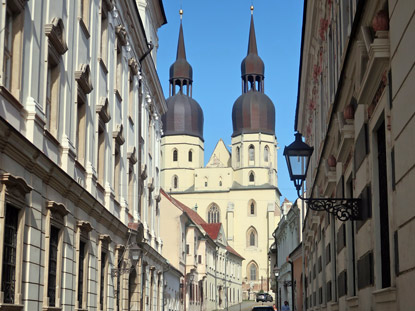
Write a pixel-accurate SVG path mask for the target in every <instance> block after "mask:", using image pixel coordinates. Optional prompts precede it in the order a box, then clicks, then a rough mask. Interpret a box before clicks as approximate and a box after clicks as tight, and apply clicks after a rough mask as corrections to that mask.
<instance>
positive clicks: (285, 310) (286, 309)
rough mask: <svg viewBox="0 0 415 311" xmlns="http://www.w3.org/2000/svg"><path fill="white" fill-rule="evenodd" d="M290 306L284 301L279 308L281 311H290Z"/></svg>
mask: <svg viewBox="0 0 415 311" xmlns="http://www.w3.org/2000/svg"><path fill="white" fill-rule="evenodd" d="M290 310H291V309H290V305H289V304H288V301H287V300H286V301H284V305H283V306H282V307H281V311H290Z"/></svg>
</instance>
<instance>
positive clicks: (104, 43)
mask: <svg viewBox="0 0 415 311" xmlns="http://www.w3.org/2000/svg"><path fill="white" fill-rule="evenodd" d="M102 2H103V3H102V4H101V41H100V45H99V53H100V63H101V65H103V67H104V71H105V72H108V71H107V64H108V11H109V8H108V7H107V5H104V2H105V3H108V1H105V0H102Z"/></svg>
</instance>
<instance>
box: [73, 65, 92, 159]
mask: <svg viewBox="0 0 415 311" xmlns="http://www.w3.org/2000/svg"><path fill="white" fill-rule="evenodd" d="M75 80H76V82H77V92H78V94H77V102H76V107H77V108H76V133H75V135H76V150H77V160H78V162H79V163H80V164H82V165H85V156H86V135H87V131H86V118H87V106H88V99H87V94H89V93H91V91H92V89H93V87H92V84H91V80H90V69H89V65H88V64H82V65H81V67H80V69H79V70H77V71H75Z"/></svg>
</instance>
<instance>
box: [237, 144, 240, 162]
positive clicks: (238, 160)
mask: <svg viewBox="0 0 415 311" xmlns="http://www.w3.org/2000/svg"><path fill="white" fill-rule="evenodd" d="M240 161H241V149H239V147H236V162H240Z"/></svg>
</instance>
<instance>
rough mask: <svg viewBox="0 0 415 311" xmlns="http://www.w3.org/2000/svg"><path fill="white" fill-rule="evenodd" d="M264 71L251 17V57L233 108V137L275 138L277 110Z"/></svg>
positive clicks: (249, 45)
mask: <svg viewBox="0 0 415 311" xmlns="http://www.w3.org/2000/svg"><path fill="white" fill-rule="evenodd" d="M252 11H253V7H251V12H252ZM264 72H265V67H264V62H263V61H262V59H261V58H260V57H259V56H258V50H257V44H256V37H255V28H254V18H253V14H251V25H250V30H249V42H248V55H247V56H246V57H245V58H244V60H243V61H242V64H241V75H242V95H241V96H239V98H238V99H237V100H236V101H235V103H234V105H233V108H232V123H233V134H232V137H233V136H237V135H240V134H246V133H266V134H272V135H275V107H274V104H273V103H272V101H271V99H270V98H269V97H268V96H267V95H265V94H264Z"/></svg>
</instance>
